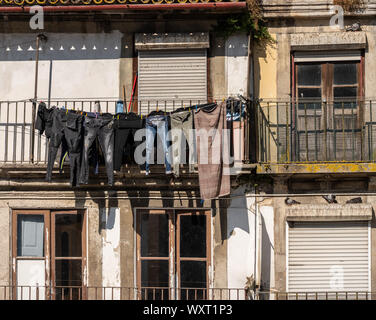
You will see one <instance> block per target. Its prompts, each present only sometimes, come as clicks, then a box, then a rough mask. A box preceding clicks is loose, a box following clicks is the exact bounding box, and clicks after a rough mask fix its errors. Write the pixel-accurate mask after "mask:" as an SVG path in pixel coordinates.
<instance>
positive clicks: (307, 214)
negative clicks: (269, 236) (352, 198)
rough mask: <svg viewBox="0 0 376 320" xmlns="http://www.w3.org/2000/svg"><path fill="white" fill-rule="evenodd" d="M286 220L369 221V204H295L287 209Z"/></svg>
mask: <svg viewBox="0 0 376 320" xmlns="http://www.w3.org/2000/svg"><path fill="white" fill-rule="evenodd" d="M286 220H287V221H370V220H372V206H371V205H370V204H344V205H342V204H314V205H305V204H302V205H295V206H294V207H293V208H289V209H287V215H286Z"/></svg>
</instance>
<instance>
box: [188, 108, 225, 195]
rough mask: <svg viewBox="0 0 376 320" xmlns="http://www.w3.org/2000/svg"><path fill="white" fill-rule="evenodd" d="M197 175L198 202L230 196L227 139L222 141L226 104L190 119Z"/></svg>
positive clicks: (198, 112) (200, 112)
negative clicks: (199, 200)
mask: <svg viewBox="0 0 376 320" xmlns="http://www.w3.org/2000/svg"><path fill="white" fill-rule="evenodd" d="M194 123H195V129H196V142H197V143H196V147H197V161H198V175H199V184H200V192H201V198H202V199H205V200H207V199H214V198H217V197H222V196H225V195H228V194H230V172H229V164H228V159H229V141H228V140H229V139H226V138H224V137H225V133H226V129H227V123H226V103H225V102H223V103H221V104H219V105H218V106H217V107H216V108H215V109H211V110H208V109H206V110H205V109H204V108H203V109H199V110H198V111H197V112H195V117H194Z"/></svg>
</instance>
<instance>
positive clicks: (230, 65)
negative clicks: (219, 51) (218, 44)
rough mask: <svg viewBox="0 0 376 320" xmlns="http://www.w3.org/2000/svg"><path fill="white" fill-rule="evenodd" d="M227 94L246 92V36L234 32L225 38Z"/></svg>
mask: <svg viewBox="0 0 376 320" xmlns="http://www.w3.org/2000/svg"><path fill="white" fill-rule="evenodd" d="M225 70H226V74H227V95H236V94H242V95H246V93H247V77H248V37H247V35H246V34H236V35H232V36H230V37H229V38H228V39H227V40H226V68H225Z"/></svg>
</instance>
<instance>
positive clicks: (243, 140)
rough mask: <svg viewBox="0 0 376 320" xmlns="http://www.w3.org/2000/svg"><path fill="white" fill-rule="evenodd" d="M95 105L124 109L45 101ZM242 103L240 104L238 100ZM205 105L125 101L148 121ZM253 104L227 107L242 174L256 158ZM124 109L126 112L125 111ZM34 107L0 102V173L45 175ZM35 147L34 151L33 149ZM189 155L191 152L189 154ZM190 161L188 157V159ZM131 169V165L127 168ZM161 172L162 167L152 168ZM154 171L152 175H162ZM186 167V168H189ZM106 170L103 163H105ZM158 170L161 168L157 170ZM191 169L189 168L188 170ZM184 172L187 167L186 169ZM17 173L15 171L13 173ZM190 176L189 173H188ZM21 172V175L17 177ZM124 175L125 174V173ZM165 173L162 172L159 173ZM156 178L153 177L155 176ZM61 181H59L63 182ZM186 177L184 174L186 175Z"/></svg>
mask: <svg viewBox="0 0 376 320" xmlns="http://www.w3.org/2000/svg"><path fill="white" fill-rule="evenodd" d="M95 101H99V103H100V108H101V109H100V110H101V112H103V113H105V112H109V113H112V114H115V113H116V110H117V107H119V104H120V106H121V107H122V106H123V105H124V102H123V101H119V100H99V99H86V100H56V101H49V102H47V101H46V104H47V105H49V106H56V107H58V108H67V109H72V110H76V111H86V112H94V111H95ZM238 101H239V100H238ZM205 102H206V101H199V100H192V99H189V98H187V99H185V100H173V101H160V100H159V101H138V100H133V101H132V103H130V102H129V101H125V105H126V108H128V107H129V110H130V111H132V112H135V113H137V114H139V115H142V116H143V117H145V116H146V115H147V114H149V113H150V112H151V111H153V110H160V111H165V112H169V111H173V110H176V109H178V108H181V107H189V106H190V107H191V108H192V109H193V108H194V106H195V105H197V104H203V103H205ZM250 106H251V104H250V102H249V101H246V100H243V102H242V106H241V111H240V109H239V106H237V105H236V103H235V102H234V101H233V102H230V103H227V115H226V116H227V125H228V129H230V135H231V136H230V139H231V140H230V141H231V149H230V154H231V156H232V157H233V159H234V160H233V164H234V167H237V168H238V169H239V170H240V171H241V170H242V167H243V165H244V163H249V162H251V158H252V156H253V154H254V153H253V152H251V150H252V146H251V145H250V141H251V140H250V139H249V136H250V121H251V119H250V116H251V115H252V113H251V112H250ZM126 108H125V109H126ZM32 112H33V103H32V102H31V101H29V100H24V101H2V102H0V146H1V151H0V169H2V170H3V173H4V170H5V171H8V172H13V173H14V174H15V176H17V175H19V174H20V173H21V171H25V172H30V171H33V174H34V176H35V177H37V176H36V175H35V174H37V173H38V172H39V173H43V172H45V167H46V165H47V156H48V139H47V138H46V136H45V135H44V134H43V135H40V134H39V131H37V130H35V132H34V134H33V133H32V128H33V121H32ZM32 146H34V147H32ZM187 151H188V150H187ZM59 158H60V156H59V154H58V156H57V158H56V163H55V172H57V169H58V161H59ZM186 159H188V157H186ZM127 166H128V165H127ZM153 166H155V167H156V169H158V168H159V167H160V166H159V165H153ZM153 166H152V167H151V172H152V173H153V171H154V172H157V171H158V172H159V170H154V169H153ZM186 166H187V165H186ZM67 167H69V161H65V165H64V170H63V171H64V174H63V175H62V176H61V177H64V178H65V179H66V178H67V175H69V168H68V169H67ZM103 167H104V163H103ZM128 167H130V168H132V172H133V173H135V172H136V174H137V170H138V174H140V170H139V167H138V166H137V165H135V164H131V165H129V166H128ZM157 167H158V168H157ZM187 167H188V166H187ZM183 168H184V165H183ZM14 169H16V170H14ZM99 171H100V174H99V177H101V176H102V174H103V175H104V172H105V169H104V168H101V167H100V170H99ZM186 171H187V172H188V170H186ZM17 172H18V174H17ZM124 172H125V171H124ZM124 172H123V173H124ZM160 172H161V173H162V172H163V170H160ZM183 172H184V171H183ZM152 176H153V175H152ZM61 177H60V178H61ZM183 177H184V174H183Z"/></svg>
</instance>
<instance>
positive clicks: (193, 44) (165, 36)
mask: <svg viewBox="0 0 376 320" xmlns="http://www.w3.org/2000/svg"><path fill="white" fill-rule="evenodd" d="M209 47H210V43H209V33H208V32H194V33H136V34H135V48H136V50H166V49H207V48H209Z"/></svg>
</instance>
